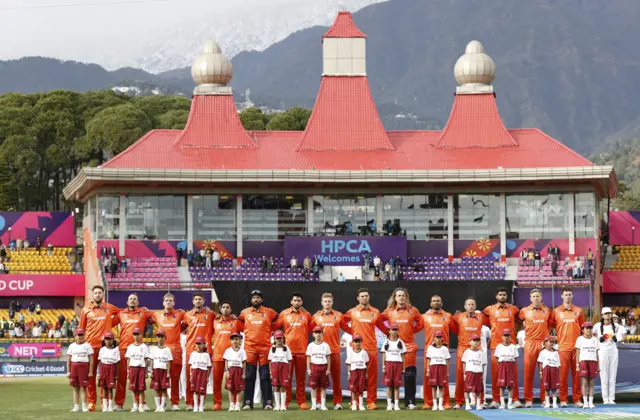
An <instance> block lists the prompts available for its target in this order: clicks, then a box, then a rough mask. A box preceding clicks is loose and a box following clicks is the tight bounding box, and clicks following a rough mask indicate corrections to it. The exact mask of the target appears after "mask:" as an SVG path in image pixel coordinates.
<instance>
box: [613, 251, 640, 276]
mask: <svg viewBox="0 0 640 420" xmlns="http://www.w3.org/2000/svg"><path fill="white" fill-rule="evenodd" d="M614 248H615V249H614V254H615V253H617V254H618V260H617V261H615V262H614V263H613V264H612V265H611V270H613V271H638V270H640V245H618V246H616V247H614Z"/></svg>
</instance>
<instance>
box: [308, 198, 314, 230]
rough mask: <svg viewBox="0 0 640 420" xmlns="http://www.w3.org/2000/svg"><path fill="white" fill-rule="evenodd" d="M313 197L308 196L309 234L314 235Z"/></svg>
mask: <svg viewBox="0 0 640 420" xmlns="http://www.w3.org/2000/svg"><path fill="white" fill-rule="evenodd" d="M313 214H314V209H313V195H312V194H308V195H307V234H309V235H313V224H314V223H315V221H314V220H313Z"/></svg>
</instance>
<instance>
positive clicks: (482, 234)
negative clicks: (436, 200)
mask: <svg viewBox="0 0 640 420" xmlns="http://www.w3.org/2000/svg"><path fill="white" fill-rule="evenodd" d="M453 239H500V195H499V194H455V195H454V196H453Z"/></svg>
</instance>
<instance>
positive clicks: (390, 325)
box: [389, 322, 398, 330]
mask: <svg viewBox="0 0 640 420" xmlns="http://www.w3.org/2000/svg"><path fill="white" fill-rule="evenodd" d="M389 329H390V330H397V329H398V324H396V323H395V322H392V323H391V324H389Z"/></svg>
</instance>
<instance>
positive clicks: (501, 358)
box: [493, 329, 518, 410]
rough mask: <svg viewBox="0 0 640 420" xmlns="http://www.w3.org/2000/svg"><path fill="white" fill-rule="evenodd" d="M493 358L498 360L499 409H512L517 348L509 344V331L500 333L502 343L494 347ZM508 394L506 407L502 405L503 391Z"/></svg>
mask: <svg viewBox="0 0 640 420" xmlns="http://www.w3.org/2000/svg"><path fill="white" fill-rule="evenodd" d="M493 356H494V358H495V359H497V360H498V386H499V387H500V409H501V410H504V409H505V408H507V409H509V410H511V409H512V408H513V387H514V386H515V383H516V369H517V368H518V366H517V365H516V359H517V358H518V347H516V345H515V344H513V343H512V342H511V330H510V329H505V330H503V331H502V343H500V344H498V345H497V346H496V349H495V351H494V352H493ZM505 388H506V389H507V391H508V393H509V400H508V403H507V404H508V405H507V406H506V407H505V405H504V390H505Z"/></svg>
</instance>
